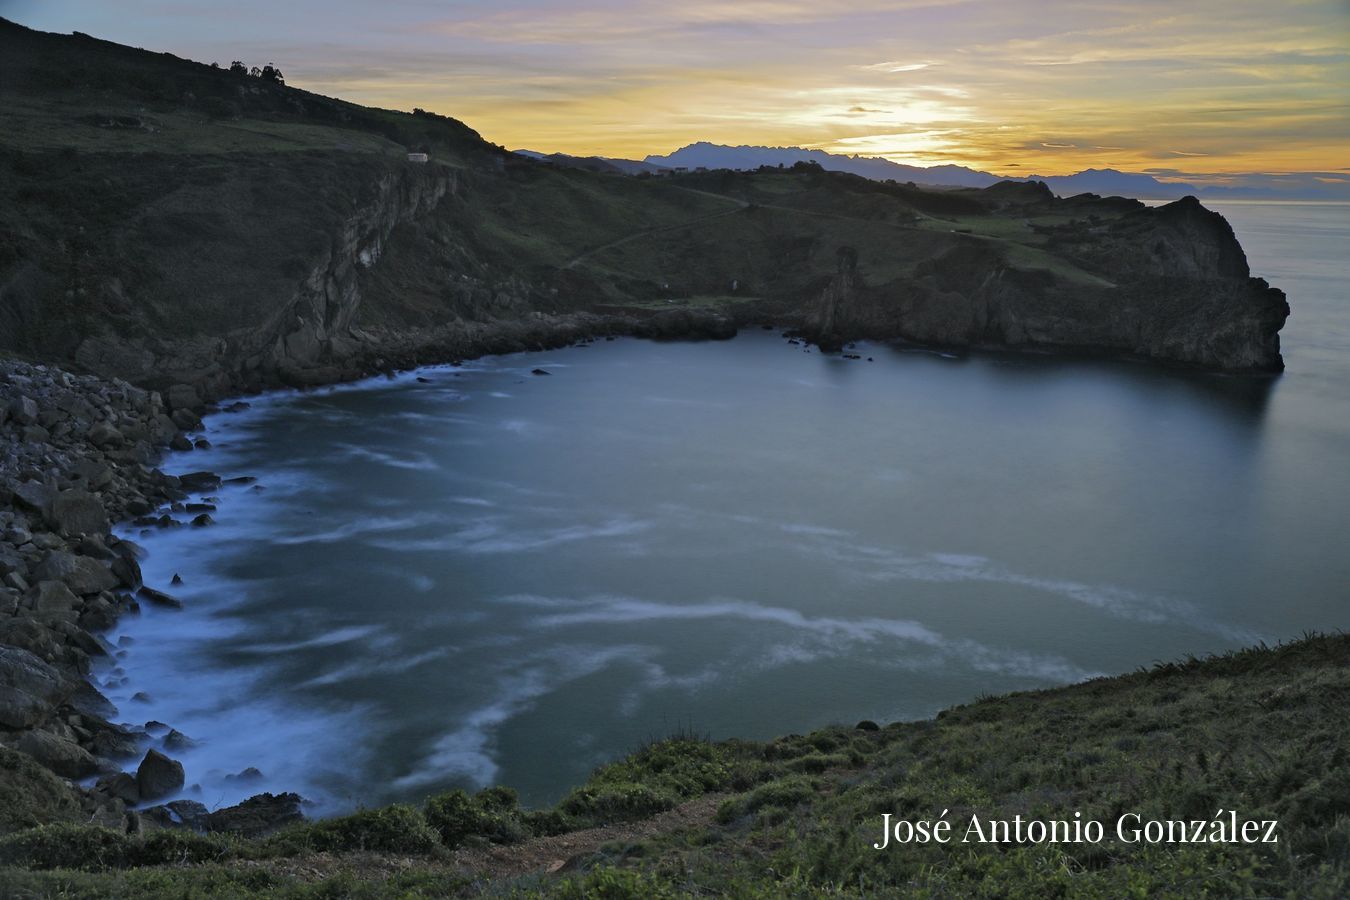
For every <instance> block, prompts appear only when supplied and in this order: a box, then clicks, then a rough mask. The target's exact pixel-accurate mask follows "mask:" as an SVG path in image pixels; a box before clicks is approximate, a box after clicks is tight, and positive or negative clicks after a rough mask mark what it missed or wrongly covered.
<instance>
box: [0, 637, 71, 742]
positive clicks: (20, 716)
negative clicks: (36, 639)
mask: <svg viewBox="0 0 1350 900" xmlns="http://www.w3.org/2000/svg"><path fill="white" fill-rule="evenodd" d="M74 691H75V684H74V682H72V681H71V680H70V679H69V678H67V677H66V676H65V675H63V674H62V673H61V672H60V671H59V670H57V669H56V668H54V667H53V666H51V665H49V664H47V663H45V662H43V661H42V660H41V659H39V658H38V657H37V656H35V655H34V654H32V653H31V652H29V651H27V650H22V649H20V648H18V647H7V646H3V645H0V725H3V726H5V727H6V728H31V727H33V726H34V725H36V724H37V723H39V722H41V721H42V720H43V719H44V718H46V717H47V716H48V715H50V714H51V713H52V711H53V710H55V708H56V707H57V706H59V705H60V704H62V703H64V702H65V700H66V698H68V697H70V695H71V694H72V693H74Z"/></svg>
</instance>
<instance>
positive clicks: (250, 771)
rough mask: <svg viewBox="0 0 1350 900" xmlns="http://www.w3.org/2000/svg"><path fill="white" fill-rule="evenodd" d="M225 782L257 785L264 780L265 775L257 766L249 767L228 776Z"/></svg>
mask: <svg viewBox="0 0 1350 900" xmlns="http://www.w3.org/2000/svg"><path fill="white" fill-rule="evenodd" d="M225 780H226V781H230V782H239V783H242V784H256V783H257V782H259V781H262V780H263V773H262V772H261V771H260V770H259V769H258V767H257V766H249V767H248V768H247V769H244V770H243V771H241V772H236V773H235V774H233V775H226V776H225Z"/></svg>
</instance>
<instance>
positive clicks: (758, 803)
mask: <svg viewBox="0 0 1350 900" xmlns="http://www.w3.org/2000/svg"><path fill="white" fill-rule="evenodd" d="M815 795H816V787H815V784H814V783H813V782H812V781H811V780H810V779H808V778H805V777H803V776H801V775H794V776H792V777H790V778H780V779H779V780H777V781H770V782H768V783H767V784H762V785H760V786H759V787H757V788H755V789H754V790H753V791H751V792H750V793H748V794H744V795H742V796H740V797H732V798H731V799H729V800H724V801H722V805H721V806H719V807H718V808H717V821H718V822H721V823H722V824H723V825H725V824H727V823H729V822H734V821H735V820H737V819H739V818H741V817H742V816H746V815H749V814H750V813H753V812H756V811H757V810H760V809H765V808H767V807H780V808H782V809H792V808H793V807H796V806H798V805H799V804H801V803H805V802H806V801H807V800H810V799H811V798H812V797H814V796H815Z"/></svg>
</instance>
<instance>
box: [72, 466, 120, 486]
mask: <svg viewBox="0 0 1350 900" xmlns="http://www.w3.org/2000/svg"><path fill="white" fill-rule="evenodd" d="M71 471H72V472H74V473H75V474H76V475H78V476H79V477H80V478H82V479H84V483H85V484H86V485H87V486H88V487H89V489H90V490H94V491H97V490H102V489H103V488H105V487H107V486H108V482H110V481H112V469H111V468H109V467H108V464H107V463H105V462H101V461H99V460H96V459H82V460H80V461H78V462H77V463H75V465H74V466H72V467H71Z"/></svg>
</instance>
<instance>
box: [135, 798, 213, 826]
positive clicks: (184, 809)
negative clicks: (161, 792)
mask: <svg viewBox="0 0 1350 900" xmlns="http://www.w3.org/2000/svg"><path fill="white" fill-rule="evenodd" d="M141 815H142V816H144V817H145V818H146V819H147V820H148V821H150V822H151V823H153V824H155V825H158V826H159V827H160V828H187V829H189V830H191V831H205V830H206V819H207V816H209V815H210V810H208V809H207V808H206V804H204V803H198V802H197V801H196V800H175V801H173V802H172V803H165V804H164V805H163V806H152V807H150V808H149V809H146V810H142V811H141Z"/></svg>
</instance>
